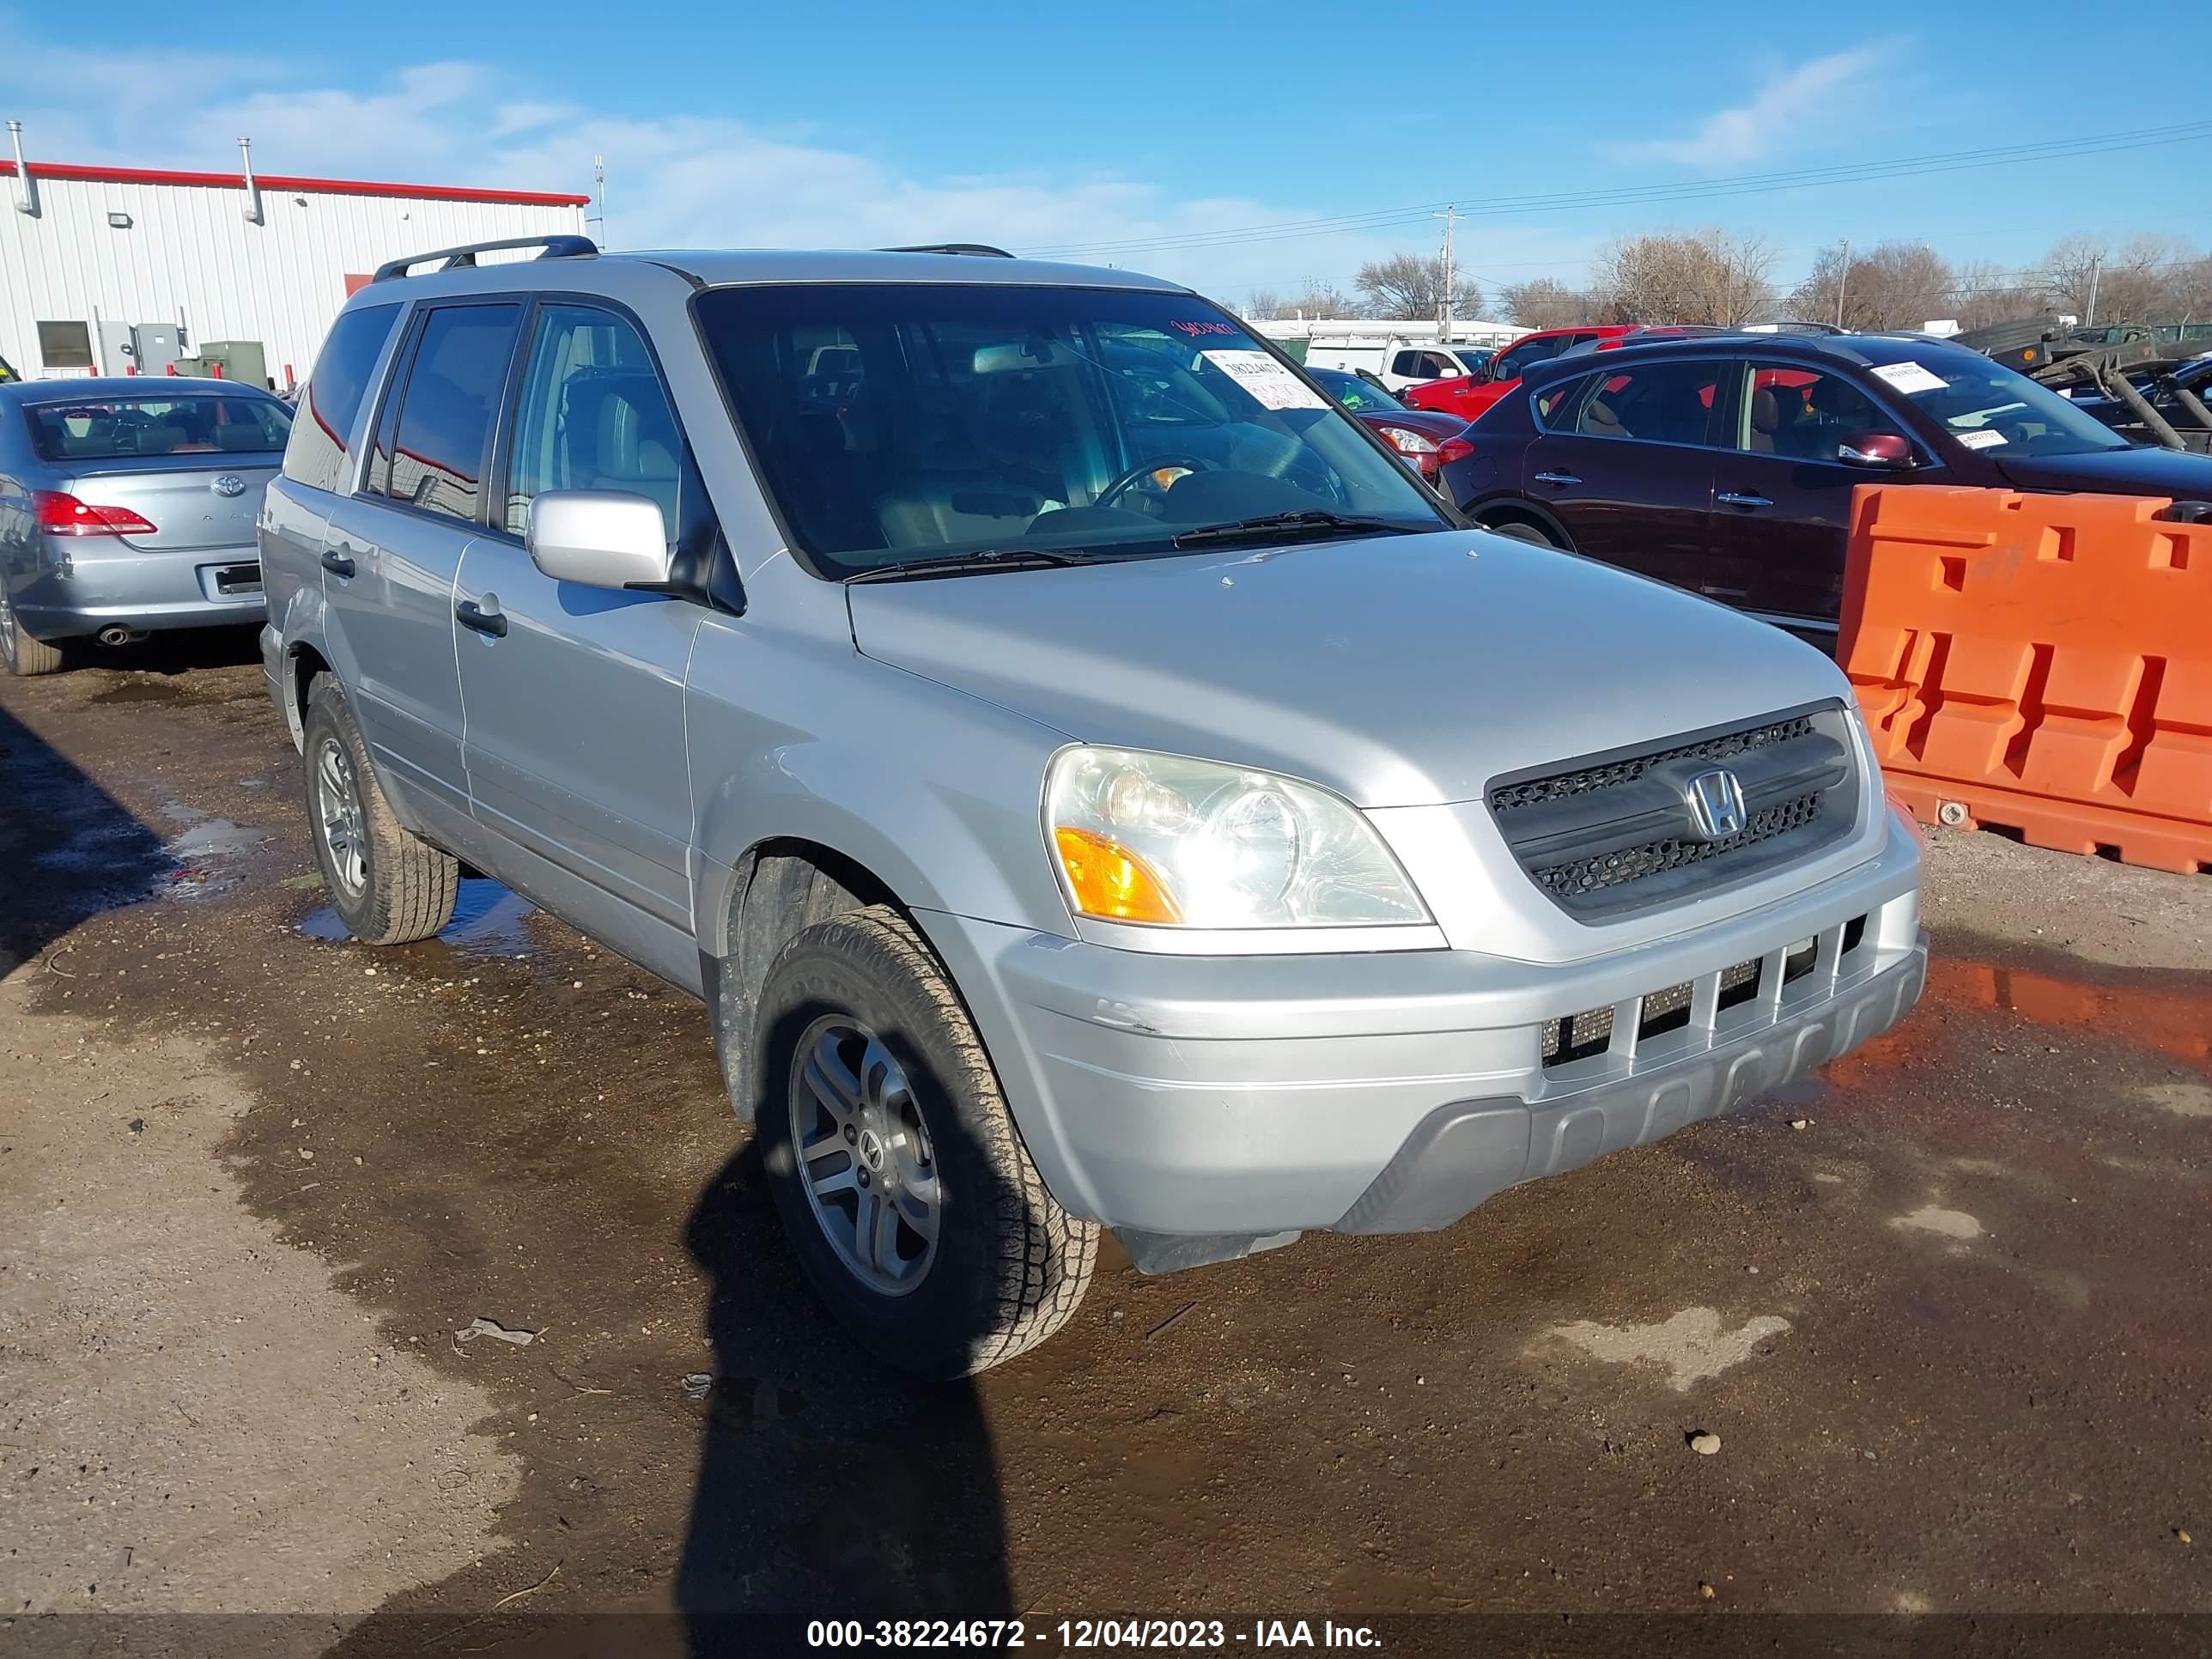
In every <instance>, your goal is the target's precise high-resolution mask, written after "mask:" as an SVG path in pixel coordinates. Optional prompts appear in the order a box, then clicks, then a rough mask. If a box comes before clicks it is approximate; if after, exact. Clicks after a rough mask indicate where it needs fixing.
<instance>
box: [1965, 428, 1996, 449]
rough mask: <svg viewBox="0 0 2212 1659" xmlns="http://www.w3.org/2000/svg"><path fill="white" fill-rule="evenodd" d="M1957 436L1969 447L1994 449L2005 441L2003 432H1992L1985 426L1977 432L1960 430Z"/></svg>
mask: <svg viewBox="0 0 2212 1659" xmlns="http://www.w3.org/2000/svg"><path fill="white" fill-rule="evenodd" d="M1958 437H1959V441H1960V443H1962V444H1964V445H1966V447H1967V448H1969V449H1995V448H1996V447H1997V446H1998V445H1999V444H2001V443H2002V442H2003V441H2005V435H2004V434H2003V433H2002V432H1992V431H1990V429H1989V428H1987V427H1984V428H1981V429H1980V430H1979V431H1978V432H1961V433H1960V434H1959V435H1958Z"/></svg>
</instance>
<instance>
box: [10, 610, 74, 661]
mask: <svg viewBox="0 0 2212 1659" xmlns="http://www.w3.org/2000/svg"><path fill="white" fill-rule="evenodd" d="M0 661H4V662H5V663H6V664H7V665H8V671H9V673H11V674H14V675H17V676H19V677H20V678H24V679H28V678H30V677H31V676H33V674H55V673H59V672H60V671H61V670H62V668H63V667H64V665H65V664H66V663H67V661H68V659H67V658H66V657H64V655H63V653H62V648H61V647H59V646H58V645H52V644H49V643H48V642H47V641H45V640H38V639H33V638H32V637H31V636H30V635H28V634H26V633H25V632H24V631H23V623H22V621H21V618H20V617H17V616H16V615H15V607H14V606H13V605H9V603H8V602H7V600H6V599H4V598H0Z"/></svg>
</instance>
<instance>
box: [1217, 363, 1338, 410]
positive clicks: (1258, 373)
mask: <svg viewBox="0 0 2212 1659" xmlns="http://www.w3.org/2000/svg"><path fill="white" fill-rule="evenodd" d="M1199 355H1200V356H1202V357H1204V358H1205V359H1206V362H1209V363H1212V365H1213V366H1214V367H1215V368H1218V369H1219V370H1220V371H1221V372H1222V373H1223V374H1226V375H1227V376H1228V377H1229V378H1230V379H1231V380H1234V381H1236V382H1237V385H1239V386H1243V388H1244V389H1245V390H1246V391H1247V392H1250V393H1251V394H1252V396H1253V397H1254V398H1256V399H1258V401H1259V404H1260V407H1261V408H1262V409H1327V408H1328V399H1327V398H1324V397H1322V395H1321V393H1319V392H1316V391H1315V390H1314V389H1313V388H1312V387H1311V386H1308V385H1307V384H1306V383H1305V382H1304V380H1300V379H1298V377H1297V375H1295V374H1291V371H1290V370H1289V369H1287V368H1284V367H1283V366H1282V365H1281V364H1280V363H1279V362H1276V361H1275V360H1274V359H1273V357H1270V356H1268V355H1267V353H1266V352H1264V351H1250V350H1243V351H1206V352H1201V353H1200V354H1199Z"/></svg>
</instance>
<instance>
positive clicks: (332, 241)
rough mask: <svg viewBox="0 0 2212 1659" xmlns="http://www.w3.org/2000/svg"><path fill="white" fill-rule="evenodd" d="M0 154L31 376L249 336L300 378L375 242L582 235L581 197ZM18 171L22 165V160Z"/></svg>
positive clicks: (9, 295) (7, 260)
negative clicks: (24, 159)
mask: <svg viewBox="0 0 2212 1659" xmlns="http://www.w3.org/2000/svg"><path fill="white" fill-rule="evenodd" d="M240 160H241V162H242V163H244V165H243V166H241V169H240V171H239V172H238V173H172V172H162V171H153V170H149V169H145V168H137V167H76V166H68V165H64V164H62V163H58V162H46V161H30V162H28V163H27V164H26V165H24V166H22V167H19V166H18V164H17V163H16V162H15V161H8V160H0V190H4V191H5V192H6V194H7V197H8V206H7V208H6V209H5V210H0V357H4V358H5V359H7V361H8V362H9V363H11V364H13V365H14V366H15V372H16V373H17V374H20V375H21V376H22V377H23V378H24V379H25V380H38V379H40V378H44V377H51V376H71V375H86V374H124V373H126V372H128V370H129V368H130V367H131V365H132V364H133V363H134V362H136V365H137V372H138V373H141V374H161V373H163V372H164V364H165V362H167V360H169V359H171V358H174V357H193V356H197V355H198V354H200V353H202V352H204V351H206V350H208V349H210V347H212V346H214V345H215V344H216V343H218V342H246V343H258V345H259V346H260V348H261V356H262V359H263V361H264V363H265V365H266V368H265V373H266V377H267V378H268V379H270V380H274V381H275V382H276V385H277V386H278V387H279V388H282V387H283V386H286V385H288V384H289V383H290V382H291V381H292V380H294V379H304V378H305V377H306V375H307V369H308V366H309V365H310V364H311V363H313V361H314V356H315V352H316V349H318V347H319V345H320V344H321V343H322V338H323V331H324V330H325V329H326V328H328V327H329V326H330V324H331V319H332V318H333V317H335V316H336V315H337V310H338V307H339V306H341V305H342V304H343V303H344V301H345V298H346V295H349V294H350V293H352V292H353V291H354V289H356V288H358V287H360V286H361V285H362V283H365V282H367V281H368V276H369V274H370V273H371V272H373V271H374V270H375V269H376V267H377V266H378V265H379V264H382V263H383V262H384V261H385V260H386V259H391V258H398V256H399V255H401V254H405V253H416V252H423V251H425V250H427V249H430V248H437V247H450V246H453V245H455V244H457V243H460V242H480V241H489V240H497V239H500V238H504V237H510V236H543V235H552V234H580V233H581V231H582V230H583V228H584V209H585V207H586V206H587V205H588V203H589V198H588V197H583V196H568V195H556V194H550V193H548V192H545V191H506V190H473V189H464V188H459V187H456V186H447V185H394V184H378V183H373V182H370V181H368V180H365V179H301V178H290V177H285V176H282V175H278V174H273V173H263V174H260V175H259V176H258V177H256V176H255V175H254V173H253V172H252V168H251V155H250V151H248V150H247V149H246V146H245V144H244V143H243V141H241V143H240ZM26 173H27V174H28V177H27V178H26V177H25V174H26Z"/></svg>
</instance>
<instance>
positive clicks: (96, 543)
mask: <svg viewBox="0 0 2212 1659" xmlns="http://www.w3.org/2000/svg"><path fill="white" fill-rule="evenodd" d="M46 555H47V556H46V559H45V562H43V563H42V564H41V566H40V571H39V574H38V576H37V578H36V579H35V580H33V581H31V582H29V583H27V585H26V586H24V587H23V588H22V589H21V591H19V592H17V593H16V594H15V614H16V615H17V616H18V617H21V619H22V623H23V627H24V629H25V630H26V631H27V632H28V633H30V634H31V635H34V636H35V637H37V638H40V639H48V640H60V639H68V638H70V637H71V636H73V635H81V634H96V633H98V632H99V631H100V629H103V628H106V627H108V626H110V625H111V624H119V625H121V626H123V627H125V628H130V629H143V630H147V631H153V630H156V629H169V628H215V627H221V626H223V625H224V624H226V623H256V622H258V621H260V620H261V618H262V617H264V615H265V614H266V610H267V608H266V606H265V605H264V601H263V598H262V591H261V581H260V571H261V554H260V550H258V548H256V547H255V546H254V545H253V544H251V543H248V544H246V545H244V546H242V547H218V548H199V549H195V550H179V551H175V552H168V553H144V552H138V551H136V550H131V549H129V548H123V547H118V546H115V545H114V544H112V543H111V542H107V541H106V538H90V537H87V538H47V541H46ZM249 572H250V573H251V577H252V580H251V582H250V585H249V584H248V583H246V580H244V579H245V578H246V575H247V574H248V573H249Z"/></svg>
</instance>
